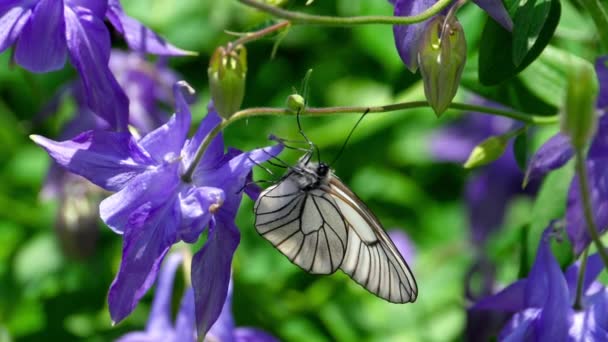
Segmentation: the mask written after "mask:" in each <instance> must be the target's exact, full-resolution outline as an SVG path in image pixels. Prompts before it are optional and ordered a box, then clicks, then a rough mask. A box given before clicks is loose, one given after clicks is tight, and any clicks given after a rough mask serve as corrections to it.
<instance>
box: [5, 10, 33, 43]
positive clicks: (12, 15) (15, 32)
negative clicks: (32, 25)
mask: <svg viewBox="0 0 608 342" xmlns="http://www.w3.org/2000/svg"><path fill="white" fill-rule="evenodd" d="M30 7H31V5H30V6H28V3H27V2H26V1H23V0H7V2H6V3H2V4H0V52H2V51H4V50H6V49H7V48H8V47H9V46H11V45H13V43H14V42H15V40H16V39H17V37H18V36H19V34H21V31H22V30H23V26H25V24H26V23H27V21H28V19H29V18H30V17H31V15H32V9H31V8H30Z"/></svg>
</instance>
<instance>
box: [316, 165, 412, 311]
mask: <svg viewBox="0 0 608 342" xmlns="http://www.w3.org/2000/svg"><path fill="white" fill-rule="evenodd" d="M324 190H325V191H326V192H327V193H328V194H330V195H331V197H332V198H333V199H334V201H335V202H336V203H337V205H338V208H339V209H340V212H341V214H342V216H343V218H344V220H345V221H346V222H348V228H349V234H348V244H347V248H346V254H345V256H344V259H343V260H342V264H341V265H340V268H341V269H342V270H343V271H344V272H345V273H346V274H348V275H349V276H350V277H351V278H353V279H354V280H355V281H356V282H357V283H359V284H360V285H362V286H363V287H365V288H366V289H367V290H368V291H370V292H371V293H373V294H375V295H377V296H379V297H381V298H383V299H386V300H388V301H389V302H392V303H407V302H413V301H415V300H416V296H417V294H418V288H417V285H416V280H415V279H414V276H413V275H412V272H411V271H410V269H409V267H408V266H407V263H406V262H405V261H404V260H403V257H402V256H401V254H400V253H399V251H398V250H397V248H396V247H395V244H394V243H393V242H392V241H391V239H390V238H389V237H388V235H387V234H386V232H385V231H384V229H383V228H382V226H381V224H380V222H379V221H378V219H377V218H376V217H375V216H374V214H373V213H372V212H371V211H370V210H369V209H368V208H367V207H366V206H365V204H364V203H363V202H362V201H361V200H360V199H359V198H358V197H357V195H355V194H354V193H353V192H352V191H351V190H350V189H348V188H347V187H346V186H345V185H344V184H343V183H342V182H341V181H340V180H339V179H338V178H337V177H336V176H334V175H331V178H330V181H329V185H327V186H324Z"/></svg>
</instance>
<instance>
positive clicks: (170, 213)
mask: <svg viewBox="0 0 608 342" xmlns="http://www.w3.org/2000/svg"><path fill="white" fill-rule="evenodd" d="M179 220H180V217H179V213H178V212H177V210H175V205H174V202H173V201H168V202H167V203H165V204H164V205H162V206H160V207H152V206H151V205H149V204H146V205H142V206H141V207H140V208H138V209H137V210H136V211H135V212H133V214H132V215H131V217H130V222H129V226H128V227H127V228H126V229H125V234H124V240H123V252H122V261H121V263H120V269H119V270H118V274H117V275H116V278H114V281H113V282H112V285H111V286H110V292H109V294H108V304H109V307H110V316H111V317H112V321H113V322H114V323H117V322H120V321H121V320H123V319H124V318H125V317H127V316H128V315H129V314H130V313H131V311H133V309H134V308H135V306H136V305H137V303H138V302H139V300H140V299H141V297H142V296H143V295H144V294H145V293H146V291H148V289H149V288H150V286H152V284H153V283H154V280H155V279H156V274H157V273H158V268H159V266H160V264H161V262H162V260H163V258H164V257H165V254H167V252H168V251H169V248H171V246H172V245H173V244H174V243H175V242H176V230H177V227H178V226H179Z"/></svg>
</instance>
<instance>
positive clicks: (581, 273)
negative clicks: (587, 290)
mask: <svg viewBox="0 0 608 342" xmlns="http://www.w3.org/2000/svg"><path fill="white" fill-rule="evenodd" d="M588 254H589V247H587V248H585V250H584V251H583V255H582V256H581V266H580V267H579V269H578V279H577V281H576V297H574V298H575V299H574V305H573V306H572V307H573V308H574V310H581V309H582V308H583V290H584V289H583V285H584V282H585V269H586V268H587V255H588Z"/></svg>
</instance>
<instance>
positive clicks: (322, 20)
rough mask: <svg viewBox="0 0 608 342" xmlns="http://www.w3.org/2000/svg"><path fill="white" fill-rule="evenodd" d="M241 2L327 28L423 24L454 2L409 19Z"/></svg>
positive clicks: (440, 3)
mask: <svg viewBox="0 0 608 342" xmlns="http://www.w3.org/2000/svg"><path fill="white" fill-rule="evenodd" d="M239 2H241V3H243V4H245V5H247V6H250V7H253V8H257V9H258V10H260V11H263V12H266V13H269V14H272V15H273V16H275V17H277V18H283V19H286V20H289V21H291V23H292V24H313V25H325V26H353V25H365V24H389V25H410V24H415V23H419V22H423V21H425V20H427V19H429V18H431V17H432V16H434V15H436V14H438V13H439V12H441V11H442V10H443V9H444V8H446V7H447V6H448V5H449V4H450V3H451V2H452V0H439V1H437V2H436V3H435V4H434V5H433V6H431V7H429V8H428V9H427V10H426V11H424V12H422V13H420V14H417V15H413V16H408V17H405V16H404V17H393V16H383V15H371V16H358V17H332V16H324V15H312V14H305V13H300V12H294V11H288V10H285V9H282V8H279V7H276V6H272V5H269V4H266V3H263V2H260V1H257V0H239Z"/></svg>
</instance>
